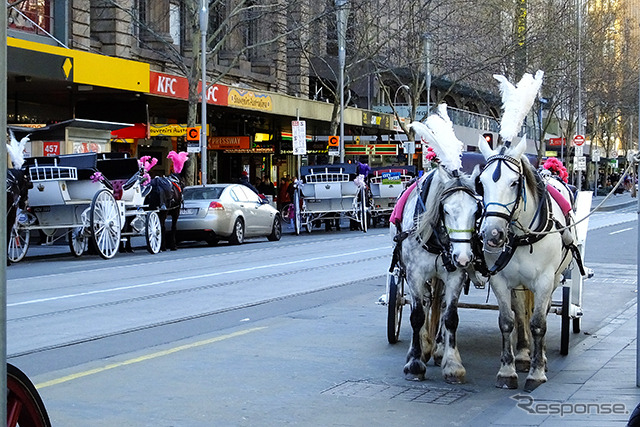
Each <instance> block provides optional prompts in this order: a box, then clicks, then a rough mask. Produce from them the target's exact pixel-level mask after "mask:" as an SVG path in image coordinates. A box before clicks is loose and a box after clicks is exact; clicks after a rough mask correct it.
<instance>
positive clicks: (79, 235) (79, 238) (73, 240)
mask: <svg viewBox="0 0 640 427" xmlns="http://www.w3.org/2000/svg"><path fill="white" fill-rule="evenodd" d="M68 240H69V249H70V250H71V253H72V254H73V256H75V257H79V256H81V255H82V254H83V253H84V251H85V250H86V249H87V236H86V235H85V234H84V227H75V228H72V229H71V230H69V234H68Z"/></svg>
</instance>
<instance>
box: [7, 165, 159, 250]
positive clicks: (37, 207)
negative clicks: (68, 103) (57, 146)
mask: <svg viewBox="0 0 640 427" xmlns="http://www.w3.org/2000/svg"><path fill="white" fill-rule="evenodd" d="M98 156H100V159H98ZM24 168H25V170H26V171H27V173H28V174H29V177H30V179H31V182H32V183H33V188H32V189H30V190H29V198H28V203H29V208H28V210H27V211H22V212H20V213H19V214H18V220H17V224H16V226H15V227H14V231H13V232H12V238H11V239H10V242H9V248H8V255H9V259H10V260H11V261H13V262H17V261H20V260H21V259H23V258H24V256H25V255H26V253H27V250H28V248H29V241H30V235H31V231H33V230H38V231H40V232H41V236H43V237H44V239H45V243H46V244H53V243H54V242H55V241H57V240H58V239H61V238H64V237H67V240H68V244H69V248H70V250H71V253H72V254H73V255H75V256H80V255H82V254H83V253H84V252H85V250H86V249H87V247H88V243H89V242H91V245H92V247H93V249H94V250H95V251H96V252H97V253H98V254H99V255H100V256H101V257H102V258H105V259H109V258H112V257H113V256H115V254H116V253H117V252H118V250H119V247H120V243H121V240H122V239H126V238H129V237H131V236H134V235H144V236H145V237H146V242H147V250H148V251H149V252H151V253H157V252H159V251H160V243H161V238H162V236H161V232H160V220H159V218H158V214H157V212H155V211H148V210H145V205H144V197H145V194H144V190H145V189H144V188H143V187H142V185H141V177H140V168H139V166H138V161H137V159H135V158H126V157H122V155H118V154H115V153H114V154H100V155H98V154H96V153H82V154H68V155H61V156H53V157H32V158H27V159H26V161H25V165H24ZM125 226H127V227H126V228H125ZM123 229H124V231H123Z"/></svg>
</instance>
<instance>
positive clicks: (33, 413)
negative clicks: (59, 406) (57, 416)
mask: <svg viewBox="0 0 640 427" xmlns="http://www.w3.org/2000/svg"><path fill="white" fill-rule="evenodd" d="M7 426H8V427H16V426H20V427H49V426H51V422H50V421H49V415H48V414H47V410H46V408H45V407H44V403H43V402H42V399H41V398H40V395H39V394H38V391H37V390H36V388H35V387H34V385H33V383H32V382H31V381H30V380H29V378H28V377H27V376H26V375H25V374H24V373H23V372H22V371H21V370H20V369H18V368H16V367H15V366H13V365H11V364H10V363H7Z"/></svg>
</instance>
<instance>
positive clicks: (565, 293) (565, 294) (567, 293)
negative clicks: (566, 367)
mask: <svg viewBox="0 0 640 427" xmlns="http://www.w3.org/2000/svg"><path fill="white" fill-rule="evenodd" d="M570 302H571V288H570V287H569V286H563V287H562V316H561V317H562V327H561V329H560V354H561V355H563V356H566V355H567V354H569V324H570V323H571V322H570V321H571V319H570V318H569V304H570Z"/></svg>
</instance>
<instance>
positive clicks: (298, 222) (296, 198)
mask: <svg viewBox="0 0 640 427" xmlns="http://www.w3.org/2000/svg"><path fill="white" fill-rule="evenodd" d="M293 209H294V211H295V215H294V218H293V223H294V227H295V231H296V236H299V235H300V229H301V228H302V213H301V212H300V190H299V189H296V191H295V192H294V193H293Z"/></svg>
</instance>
